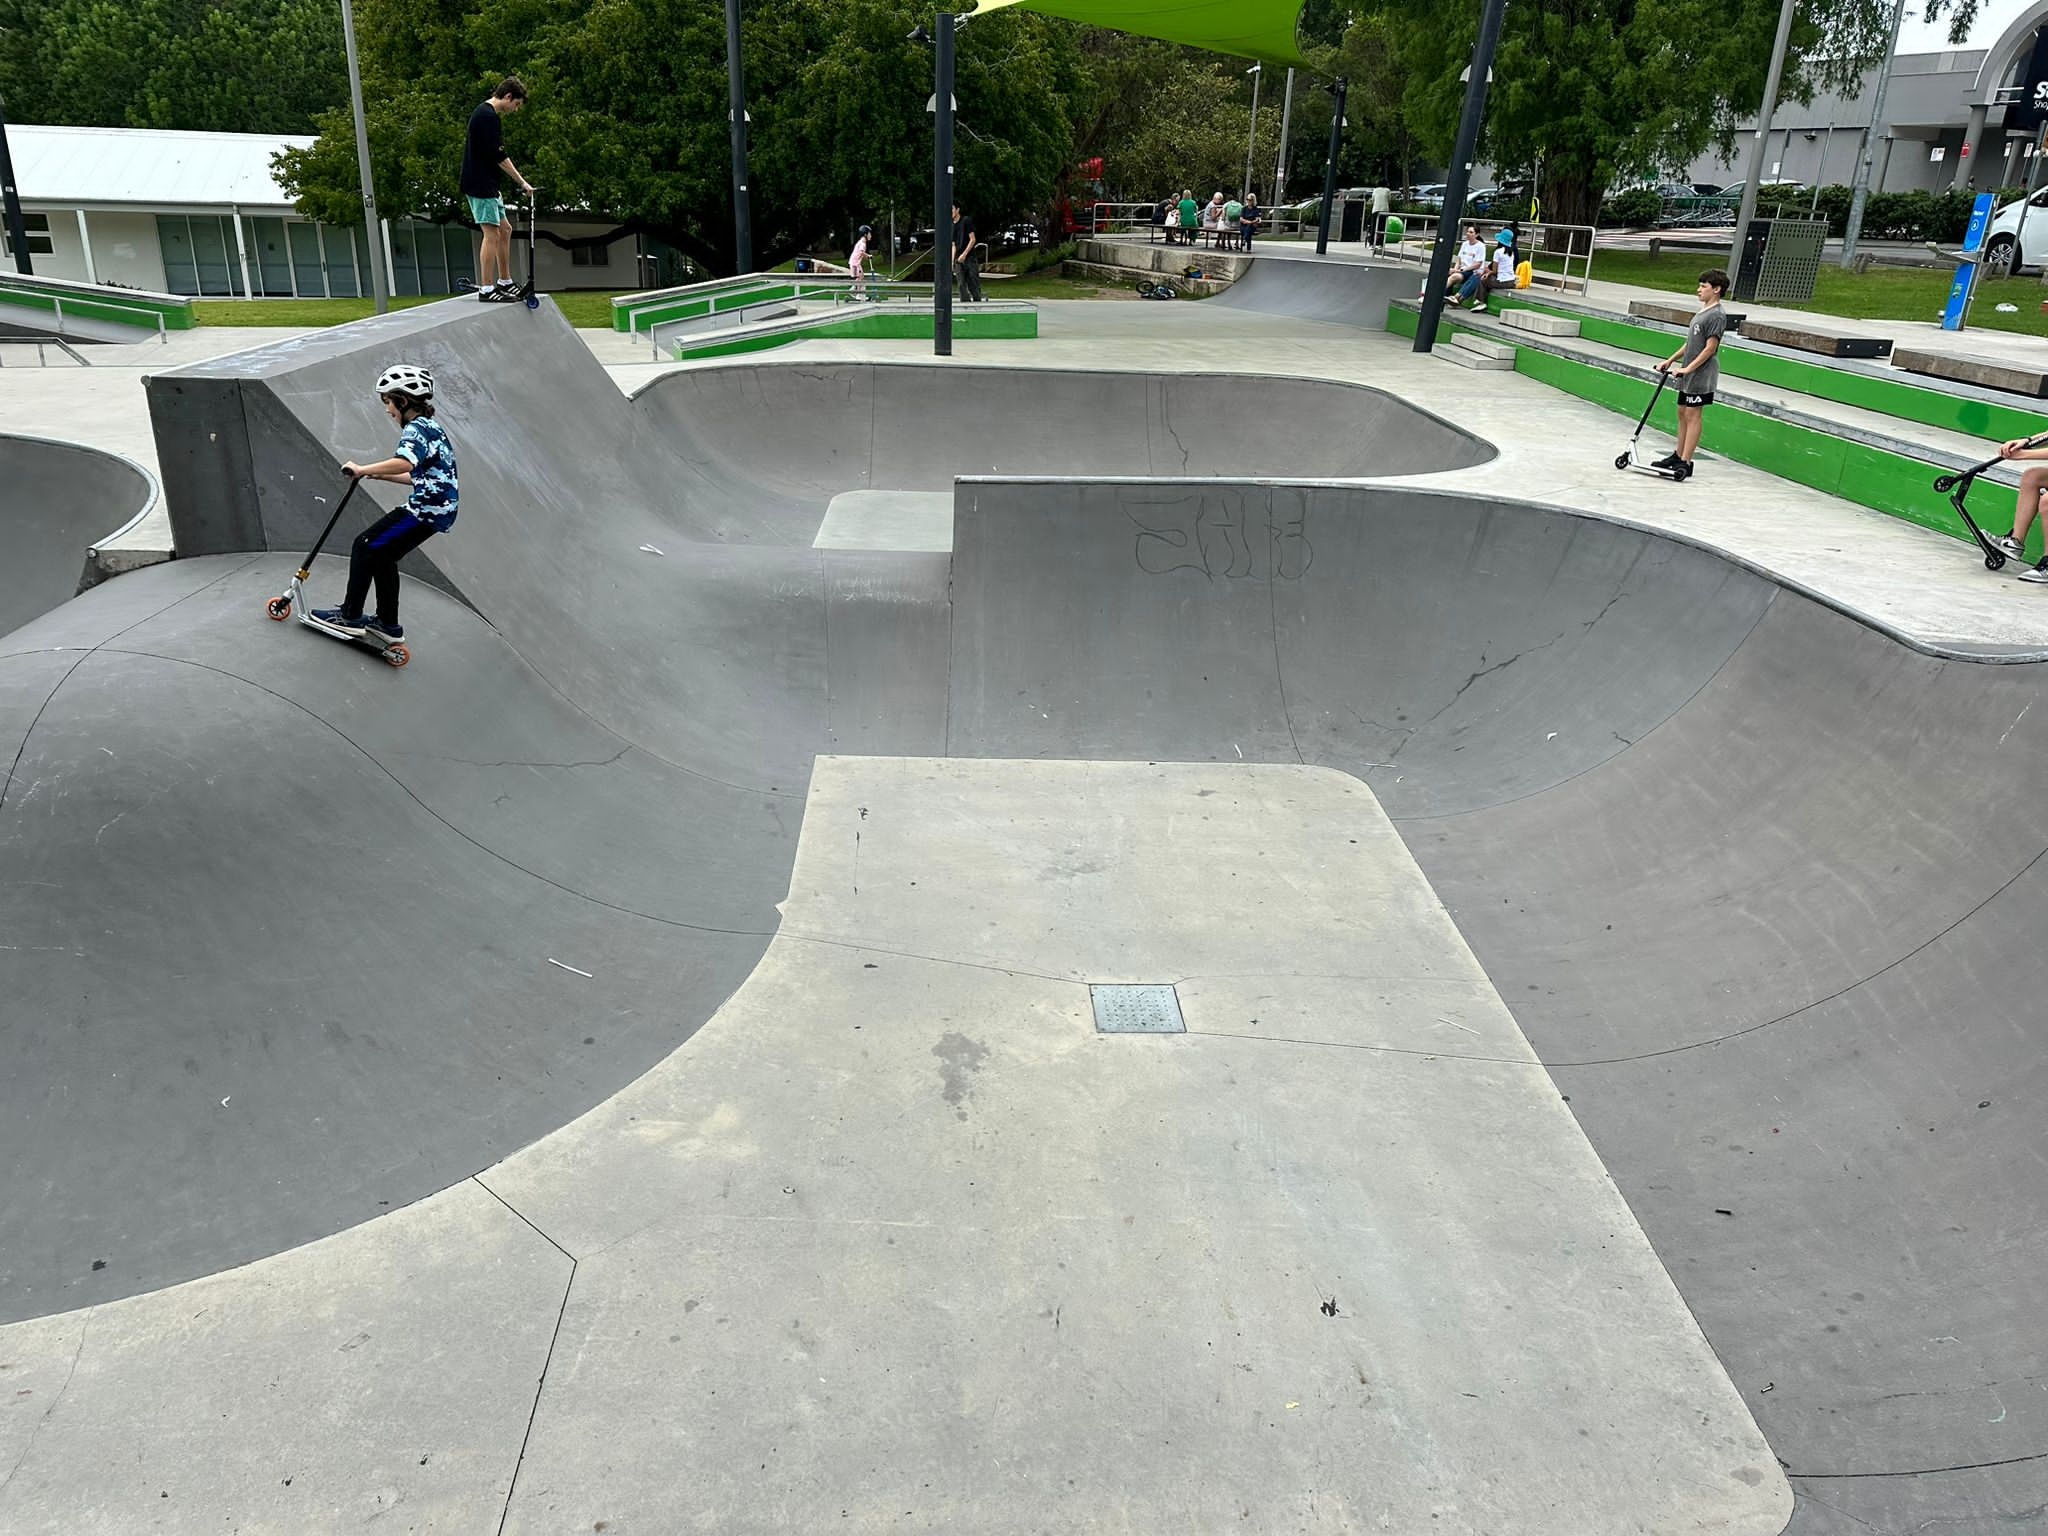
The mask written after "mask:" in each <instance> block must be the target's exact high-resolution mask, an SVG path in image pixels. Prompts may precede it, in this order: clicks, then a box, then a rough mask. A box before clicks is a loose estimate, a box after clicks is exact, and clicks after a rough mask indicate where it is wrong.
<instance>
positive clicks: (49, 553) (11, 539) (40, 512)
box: [0, 433, 157, 635]
mask: <svg viewBox="0 0 2048 1536" xmlns="http://www.w3.org/2000/svg"><path fill="white" fill-rule="evenodd" d="M0 487H4V488H5V494H4V496H0V551H4V552H5V555H6V559H5V561H4V563H0V635H5V634H6V633H7V632H8V631H9V630H14V629H19V628H20V627H21V626H22V625H24V624H26V623H27V622H28V621H29V620H30V619H32V618H34V617H36V616H37V615H38V614H42V613H47V612H49V611H50V610H51V609H52V608H54V607H56V606H57V605H58V604H59V603H61V602H63V601H64V600H65V599H67V598H69V597H72V596H74V595H76V593H77V592H78V589H79V586H80V584H81V582H82V581H84V580H85V579H86V577H87V575H88V572H87V566H86V552H87V550H88V549H89V548H90V547H91V546H92V545H93V544H94V543H96V542H97V541H99V540H101V539H104V538H107V537H108V536H110V535H112V534H115V533H118V532H119V531H120V530H121V529H122V528H123V527H125V526H126V525H128V524H129V523H132V522H134V521H135V520H136V519H137V518H139V517H141V516H143V515H144V514H146V513H147V512H148V511H149V510H150V508H151V507H153V506H155V505H156V497H157V490H156V482H155V480H153V479H152V478H151V477H150V475H149V473H148V472H147V471H146V470H144V469H143V468H142V467H141V466H140V465H138V464H136V463H134V462H132V461H131V460H128V459H124V458H121V457H120V456H119V455H117V454H111V453H104V452H102V451H100V450H99V449H96V448H86V447H83V446H81V445H79V444H77V443H60V442H52V441H50V440H49V439H46V438H40V437H22V436H19V435H17V434H14V433H0Z"/></svg>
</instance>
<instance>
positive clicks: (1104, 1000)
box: [1088, 986, 1188, 1035]
mask: <svg viewBox="0 0 2048 1536" xmlns="http://www.w3.org/2000/svg"><path fill="white" fill-rule="evenodd" d="M1088 996H1089V998H1090V999H1091V1000H1092V1001H1093V1002H1094V1004H1095V1030H1096V1033H1097V1034H1103V1035H1184V1034H1186V1033H1187V1029H1188V1027H1187V1024H1186V1023H1185V1022H1184V1021H1183V1020H1182V1019H1181V1016H1180V999H1179V998H1178V997H1176V996H1175V995H1174V991H1173V988H1172V987H1132V986H1090V987H1089V988H1088Z"/></svg>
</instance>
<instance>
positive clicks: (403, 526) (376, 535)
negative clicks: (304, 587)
mask: <svg viewBox="0 0 2048 1536" xmlns="http://www.w3.org/2000/svg"><path fill="white" fill-rule="evenodd" d="M433 536H434V525H433V524H432V523H423V522H421V521H420V520H419V519H418V518H416V517H414V516H413V515H412V514H411V513H410V512H408V511H406V510H405V509H404V508H403V507H401V508H399V509H398V510H397V511H396V512H389V513H386V514H385V515H384V516H383V517H380V518H378V519H377V521H376V522H374V523H372V524H370V526H369V527H367V528H365V529H364V530H363V531H362V532H361V533H359V534H357V535H356V541H355V543H353V544H351V545H349V547H348V591H347V592H346V593H345V594H344V595H343V597H342V599H341V611H342V612H343V613H347V614H361V613H362V611H363V602H364V600H365V599H366V598H368V597H369V595H370V583H371V582H372V581H374V582H376V584H377V617H378V619H379V620H380V621H381V622H383V623H385V624H396V623H397V622H398V562H399V561H400V560H403V559H404V558H405V557H406V556H407V555H409V554H411V553H412V552H413V551H414V550H416V549H418V548H419V547H420V546H421V545H422V544H424V543H426V542H427V540H428V539H431V538H432V537H433Z"/></svg>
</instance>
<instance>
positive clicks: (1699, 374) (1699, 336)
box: [1657, 267, 1728, 470]
mask: <svg viewBox="0 0 2048 1536" xmlns="http://www.w3.org/2000/svg"><path fill="white" fill-rule="evenodd" d="M1693 291H1694V292H1695V293H1697V294H1698V295H1699V300H1700V312H1699V313H1698V314H1696V315H1694V316H1693V317H1692V324H1691V325H1690V326H1688V327H1687V328H1686V332H1685V345H1684V346H1682V347H1680V348H1679V349H1678V350H1677V351H1676V352H1674V353H1672V354H1671V355H1670V356H1669V357H1667V358H1665V359H1664V361H1663V362H1661V363H1659V364H1658V365H1657V371H1658V372H1659V373H1668V374H1670V375H1671V377H1672V378H1674V379H1680V380H1683V381H1684V382H1682V383H1681V384H1680V385H1679V386H1678V452H1676V453H1674V454H1671V455H1669V456H1668V457H1666V458H1662V459H1659V460H1658V461H1657V467H1658V468H1659V469H1676V468H1677V467H1678V466H1679V465H1680V464H1683V465H1684V466H1685V467H1686V468H1687V469H1688V470H1690V469H1691V468H1692V456H1693V454H1694V452H1695V451H1697V450H1698V448H1699V446H1700V427H1701V425H1702V418H1703V415H1704V413H1705V411H1706V408H1707V407H1708V406H1710V405H1712V404H1713V403H1714V388H1715V386H1716V385H1718V384H1719V383H1720V382H1721V364H1720V362H1719V353H1720V351H1721V337H1722V335H1723V334H1724V333H1725V332H1726V331H1727V329H1728V312H1727V311H1726V310H1724V309H1722V308H1721V299H1722V297H1723V296H1724V295H1725V294H1726V293H1727V292H1728V274H1727V273H1726V272H1723V271H1722V270H1721V269H1720V268H1719V267H1710V268H1708V269H1707V270H1706V271H1704V272H1702V273H1701V274H1700V280H1699V284H1698V286H1697V287H1696V288H1695V289H1694V290H1693Z"/></svg>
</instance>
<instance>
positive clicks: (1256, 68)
mask: <svg viewBox="0 0 2048 1536" xmlns="http://www.w3.org/2000/svg"><path fill="white" fill-rule="evenodd" d="M1245 73H1246V74H1248V75H1250V76H1251V77H1252V131H1251V135H1250V137H1248V138H1247V139H1246V140H1245V141H1244V185H1243V186H1242V187H1240V188H1238V192H1237V195H1238V196H1239V197H1249V196H1251V191H1252V153H1253V150H1254V149H1255V148H1256V147H1257V145H1258V142H1259V82H1260V81H1261V80H1263V79H1265V77H1266V66H1265V65H1264V64H1263V63H1259V64H1254V65H1253V66H1252V67H1251V68H1250V69H1248V70H1246V71H1245Z"/></svg>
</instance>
